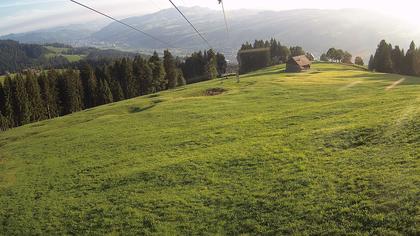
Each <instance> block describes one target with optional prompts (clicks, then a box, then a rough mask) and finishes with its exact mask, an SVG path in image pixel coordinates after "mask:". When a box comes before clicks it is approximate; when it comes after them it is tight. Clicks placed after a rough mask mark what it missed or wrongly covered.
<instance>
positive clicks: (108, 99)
mask: <svg viewBox="0 0 420 236" xmlns="http://www.w3.org/2000/svg"><path fill="white" fill-rule="evenodd" d="M97 98H98V105H104V104H108V103H112V102H113V101H114V100H113V98H112V93H111V89H110V88H109V85H108V82H107V81H106V80H105V79H99V81H98V95H97Z"/></svg>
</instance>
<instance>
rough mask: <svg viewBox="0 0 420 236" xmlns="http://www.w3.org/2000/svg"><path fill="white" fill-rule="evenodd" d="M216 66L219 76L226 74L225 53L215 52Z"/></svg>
mask: <svg viewBox="0 0 420 236" xmlns="http://www.w3.org/2000/svg"><path fill="white" fill-rule="evenodd" d="M273 43H277V42H276V41H274V42H273ZM276 50H277V47H276ZM216 66H217V74H218V75H219V76H222V75H224V74H226V70H227V61H226V58H225V55H223V54H221V53H217V54H216Z"/></svg>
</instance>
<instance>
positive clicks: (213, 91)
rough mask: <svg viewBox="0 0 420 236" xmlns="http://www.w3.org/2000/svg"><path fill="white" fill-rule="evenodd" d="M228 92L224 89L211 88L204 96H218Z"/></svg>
mask: <svg viewBox="0 0 420 236" xmlns="http://www.w3.org/2000/svg"><path fill="white" fill-rule="evenodd" d="M225 92H227V90H226V89H224V88H209V89H206V90H205V91H204V96H217V95H220V94H222V93H225Z"/></svg>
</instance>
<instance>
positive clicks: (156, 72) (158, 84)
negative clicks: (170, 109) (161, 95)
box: [149, 52, 167, 92]
mask: <svg viewBox="0 0 420 236" xmlns="http://www.w3.org/2000/svg"><path fill="white" fill-rule="evenodd" d="M149 63H150V67H151V69H152V78H153V80H152V85H151V86H152V87H153V88H154V90H155V92H158V91H161V90H164V89H165V88H166V86H167V83H166V81H165V68H164V67H163V63H162V61H161V59H160V58H159V55H158V54H157V52H154V53H153V56H151V57H150V59H149Z"/></svg>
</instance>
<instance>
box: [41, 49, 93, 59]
mask: <svg viewBox="0 0 420 236" xmlns="http://www.w3.org/2000/svg"><path fill="white" fill-rule="evenodd" d="M45 48H47V49H48V50H49V51H50V52H49V53H47V54H46V57H47V58H52V57H56V56H63V57H65V58H66V59H67V60H68V61H69V62H77V61H80V60H82V59H84V58H85V57H86V55H68V54H66V51H67V50H68V48H59V47H52V46H46V47H45Z"/></svg>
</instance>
